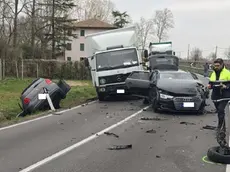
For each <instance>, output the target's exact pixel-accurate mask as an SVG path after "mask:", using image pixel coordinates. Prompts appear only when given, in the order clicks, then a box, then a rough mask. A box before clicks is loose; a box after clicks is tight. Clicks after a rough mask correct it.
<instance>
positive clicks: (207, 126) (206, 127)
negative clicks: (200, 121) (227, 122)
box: [203, 125, 216, 130]
mask: <svg viewBox="0 0 230 172" xmlns="http://www.w3.org/2000/svg"><path fill="white" fill-rule="evenodd" d="M203 129H207V130H215V129H216V127H215V126H211V125H206V126H203Z"/></svg>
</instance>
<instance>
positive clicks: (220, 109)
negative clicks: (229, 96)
mask: <svg viewBox="0 0 230 172" xmlns="http://www.w3.org/2000/svg"><path fill="white" fill-rule="evenodd" d="M227 103H228V101H221V102H214V105H215V107H216V109H217V113H218V129H221V128H222V127H223V130H224V131H226V125H225V107H226V105H227Z"/></svg>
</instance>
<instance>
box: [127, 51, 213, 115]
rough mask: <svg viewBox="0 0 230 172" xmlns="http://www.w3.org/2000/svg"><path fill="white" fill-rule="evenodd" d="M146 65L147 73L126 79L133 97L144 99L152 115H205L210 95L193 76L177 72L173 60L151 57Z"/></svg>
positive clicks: (170, 58) (173, 58)
mask: <svg viewBox="0 0 230 172" xmlns="http://www.w3.org/2000/svg"><path fill="white" fill-rule="evenodd" d="M151 58H152V59H151ZM149 61H150V71H134V72H132V73H131V75H130V76H129V77H128V78H127V79H126V86H127V87H128V89H129V90H130V92H131V93H132V94H133V95H134V96H138V97H143V98H144V100H145V101H144V103H145V104H147V103H150V104H151V105H152V107H153V110H154V111H155V112H158V111H160V110H166V111H171V112H195V113H199V114H202V113H203V112H204V108H205V106H206V99H207V98H208V96H209V92H208V90H207V89H206V88H205V86H204V85H203V84H202V82H201V81H200V80H199V79H198V77H197V76H196V74H194V73H190V72H186V71H182V70H179V69H178V58H177V57H176V56H170V55H169V56H168V55H167V56H153V57H150V60H149Z"/></svg>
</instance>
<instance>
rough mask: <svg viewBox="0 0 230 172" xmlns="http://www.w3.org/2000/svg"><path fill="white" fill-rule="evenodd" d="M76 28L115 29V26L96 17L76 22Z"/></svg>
mask: <svg viewBox="0 0 230 172" xmlns="http://www.w3.org/2000/svg"><path fill="white" fill-rule="evenodd" d="M75 27H76V28H106V29H116V28H117V27H116V26H114V25H111V24H109V23H106V22H103V21H101V20H98V19H88V20H84V21H80V22H77V23H76V24H75Z"/></svg>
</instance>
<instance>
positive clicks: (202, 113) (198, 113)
mask: <svg viewBox="0 0 230 172" xmlns="http://www.w3.org/2000/svg"><path fill="white" fill-rule="evenodd" d="M204 114H205V101H204V102H203V103H202V104H201V106H200V109H199V110H198V112H197V115H204Z"/></svg>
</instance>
